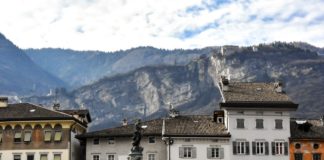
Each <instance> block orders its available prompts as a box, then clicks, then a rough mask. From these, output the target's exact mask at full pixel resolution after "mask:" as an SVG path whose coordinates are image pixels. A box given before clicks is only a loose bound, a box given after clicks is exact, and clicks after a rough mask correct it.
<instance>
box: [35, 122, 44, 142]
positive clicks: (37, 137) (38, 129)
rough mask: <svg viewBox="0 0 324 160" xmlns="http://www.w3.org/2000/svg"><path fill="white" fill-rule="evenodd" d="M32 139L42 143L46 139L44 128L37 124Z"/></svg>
mask: <svg viewBox="0 0 324 160" xmlns="http://www.w3.org/2000/svg"><path fill="white" fill-rule="evenodd" d="M32 139H33V141H34V142H42V141H43V139H44V134H43V129H42V126H41V125H39V124H36V125H35V127H34V132H33V133H32Z"/></svg>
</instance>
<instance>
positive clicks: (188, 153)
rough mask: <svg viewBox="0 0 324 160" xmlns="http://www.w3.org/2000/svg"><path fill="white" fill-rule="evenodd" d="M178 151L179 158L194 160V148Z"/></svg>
mask: <svg viewBox="0 0 324 160" xmlns="http://www.w3.org/2000/svg"><path fill="white" fill-rule="evenodd" d="M179 151H180V152H179V154H180V155H179V156H180V158H196V148H195V147H180V149H179Z"/></svg>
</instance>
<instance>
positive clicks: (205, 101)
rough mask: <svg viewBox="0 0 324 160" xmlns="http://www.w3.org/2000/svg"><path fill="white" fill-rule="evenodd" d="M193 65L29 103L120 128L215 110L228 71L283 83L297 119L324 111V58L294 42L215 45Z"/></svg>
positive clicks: (109, 80)
mask: <svg viewBox="0 0 324 160" xmlns="http://www.w3.org/2000/svg"><path fill="white" fill-rule="evenodd" d="M209 51H210V53H209V54H208V55H206V56H200V57H198V58H196V59H194V60H192V61H191V62H190V63H188V64H187V65H160V66H146V67H142V68H139V69H136V70H134V71H130V72H128V73H125V74H119V75H116V76H111V77H106V78H103V79H101V80H99V81H97V82H95V83H93V84H90V85H87V86H83V87H81V88H78V89H75V90H73V91H71V92H68V91H66V90H64V89H63V90H60V91H59V92H58V94H57V96H47V97H45V96H43V97H41V96H33V97H26V98H24V99H22V100H23V101H26V102H33V103H41V104H45V105H52V103H53V102H54V101H55V100H56V101H58V102H60V103H61V106H62V107H67V106H69V107H71V108H78V107H80V106H83V107H86V108H88V109H90V112H91V114H92V117H96V118H95V119H94V121H93V124H92V126H91V129H92V130H94V129H99V128H102V127H108V126H116V125H119V124H120V123H121V120H122V119H123V118H128V119H129V120H132V119H134V118H143V119H150V118H155V117H160V116H163V115H165V114H166V113H167V110H168V109H169V104H170V103H171V104H172V105H173V107H175V108H176V109H178V110H180V113H181V114H211V112H212V111H213V110H215V109H217V108H218V103H219V102H220V100H221V96H220V94H219V93H220V92H219V88H218V85H217V82H218V77H219V76H220V75H222V74H225V73H228V72H229V73H228V74H229V75H230V78H231V81H246V82H249V81H250V82H273V81H278V80H280V81H283V82H284V84H285V91H286V92H287V94H288V95H289V96H290V97H291V98H292V100H293V101H294V102H296V103H299V104H300V106H299V109H298V111H297V113H296V114H295V115H293V116H295V117H318V116H320V114H321V113H323V112H324V108H323V107H322V106H323V105H324V100H323V99H322V98H320V97H321V96H322V95H324V85H322V84H323V82H324V58H323V57H322V56H319V55H318V54H317V53H316V52H313V51H310V50H308V49H304V48H300V47H298V46H295V45H293V44H291V43H281V42H276V43H271V44H261V45H258V46H251V47H238V46H224V47H222V48H219V47H217V48H211V49H210V50H209Z"/></svg>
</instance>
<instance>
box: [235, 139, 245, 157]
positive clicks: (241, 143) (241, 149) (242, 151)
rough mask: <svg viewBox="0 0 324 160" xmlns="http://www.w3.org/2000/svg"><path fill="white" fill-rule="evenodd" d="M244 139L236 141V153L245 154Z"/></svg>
mask: <svg viewBox="0 0 324 160" xmlns="http://www.w3.org/2000/svg"><path fill="white" fill-rule="evenodd" d="M245 143H246V141H242V140H240V141H236V154H242V155H244V154H246V145H245Z"/></svg>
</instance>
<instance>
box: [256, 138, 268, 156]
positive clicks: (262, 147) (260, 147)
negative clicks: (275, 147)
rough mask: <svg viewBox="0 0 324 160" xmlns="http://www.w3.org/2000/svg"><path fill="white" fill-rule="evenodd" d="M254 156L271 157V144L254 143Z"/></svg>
mask: <svg viewBox="0 0 324 160" xmlns="http://www.w3.org/2000/svg"><path fill="white" fill-rule="evenodd" d="M252 154H253V155H269V143H268V142H265V141H254V142H252Z"/></svg>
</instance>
